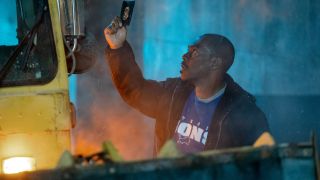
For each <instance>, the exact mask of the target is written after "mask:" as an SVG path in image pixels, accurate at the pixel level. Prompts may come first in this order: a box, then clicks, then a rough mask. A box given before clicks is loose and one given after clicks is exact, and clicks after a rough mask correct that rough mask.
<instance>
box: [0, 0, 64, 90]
mask: <svg viewBox="0 0 320 180" xmlns="http://www.w3.org/2000/svg"><path fill="white" fill-rule="evenodd" d="M0 7H6V8H2V11H4V12H3V13H4V14H5V15H4V16H2V17H1V19H0V22H2V26H3V27H5V28H3V29H1V34H2V32H4V33H5V36H2V35H1V38H0V39H1V40H0V86H2V87H4V86H22V85H38V84H45V83H48V82H50V81H51V80H52V79H53V78H54V77H55V75H56V72H57V65H58V63H57V56H56V51H55V44H54V39H53V32H52V26H51V19H50V14H49V10H48V5H47V1H46V0H40V1H39V0H32V1H30V0H16V1H12V0H3V1H1V2H0Z"/></svg>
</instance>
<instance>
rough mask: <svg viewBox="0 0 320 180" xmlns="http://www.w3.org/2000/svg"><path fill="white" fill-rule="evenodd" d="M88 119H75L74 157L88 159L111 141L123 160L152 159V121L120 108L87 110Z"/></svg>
mask: <svg viewBox="0 0 320 180" xmlns="http://www.w3.org/2000/svg"><path fill="white" fill-rule="evenodd" d="M88 111H90V112H91V116H90V117H89V119H77V125H76V128H75V129H74V131H73V139H74V140H73V142H74V143H73V149H74V152H73V153H74V154H82V155H89V154H92V153H96V152H99V151H101V150H102V146H101V145H102V142H103V141H106V140H110V141H111V142H112V143H113V144H114V146H115V147H116V148H117V149H118V152H119V153H120V154H121V155H122V156H123V157H124V159H125V160H140V159H146V158H152V148H153V136H154V132H153V121H152V120H150V119H146V117H142V116H141V115H140V114H139V113H137V112H136V111H135V110H132V109H130V108H123V107H121V106H117V105H115V106H113V107H110V106H109V108H108V107H105V106H104V107H102V106H98V105H94V106H92V107H91V108H90V110H89V109H88Z"/></svg>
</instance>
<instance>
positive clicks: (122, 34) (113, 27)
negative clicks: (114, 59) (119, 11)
mask: <svg viewBox="0 0 320 180" xmlns="http://www.w3.org/2000/svg"><path fill="white" fill-rule="evenodd" d="M104 36H105V38H106V40H107V43H108V44H109V46H110V48H111V49H118V48H120V47H122V45H123V43H124V41H125V40H126V37H127V30H126V28H125V27H124V26H123V25H122V22H121V19H120V18H119V17H118V16H117V17H115V18H114V19H113V20H112V22H111V24H110V25H109V26H108V27H106V28H105V29H104Z"/></svg>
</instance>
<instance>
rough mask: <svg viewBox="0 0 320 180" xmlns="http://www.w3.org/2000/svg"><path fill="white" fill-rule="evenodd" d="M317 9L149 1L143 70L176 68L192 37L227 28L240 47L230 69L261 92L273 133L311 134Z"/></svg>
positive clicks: (317, 4) (297, 4) (293, 2)
mask: <svg viewBox="0 0 320 180" xmlns="http://www.w3.org/2000/svg"><path fill="white" fill-rule="evenodd" d="M319 12H320V1H316V0H307V1H300V0H281V1H276V0H271V1H270V0H268V1H267V0H261V1H254V0H225V1H219V0H211V1H210V0H197V1H192V0H175V1H169V0H163V1H156V0H148V1H145V24H144V31H145V32H144V48H143V57H144V59H143V69H144V74H145V76H146V77H147V78H151V79H158V80H163V79H165V78H167V77H172V76H178V75H179V69H180V62H181V55H182V54H183V53H184V52H185V51H186V50H187V45H188V44H190V43H192V42H193V41H194V40H196V38H197V37H198V36H199V35H201V34H203V33H218V34H222V35H225V36H227V37H228V38H229V39H230V40H231V41H232V42H233V43H234V45H235V48H236V57H235V63H234V65H233V67H232V68H231V69H230V71H229V73H230V74H231V75H232V76H233V77H234V79H235V80H236V81H237V82H238V83H239V84H240V85H241V86H243V87H244V88H245V89H246V90H248V91H249V92H251V93H253V94H254V95H256V96H257V100H258V105H259V106H260V107H261V108H262V109H263V110H264V112H265V113H266V116H267V117H268V119H269V124H270V126H271V128H272V131H273V134H274V136H275V137H276V139H277V140H278V141H280V142H284V141H286V142H288V141H291V142H293V141H307V140H309V136H310V132H311V131H312V130H315V131H317V132H318V133H319V134H320V131H319V130H320V121H319V120H320V111H319V110H317V109H319V107H320V98H319V97H320V49H319V45H320V13H319ZM284 130H285V131H284Z"/></svg>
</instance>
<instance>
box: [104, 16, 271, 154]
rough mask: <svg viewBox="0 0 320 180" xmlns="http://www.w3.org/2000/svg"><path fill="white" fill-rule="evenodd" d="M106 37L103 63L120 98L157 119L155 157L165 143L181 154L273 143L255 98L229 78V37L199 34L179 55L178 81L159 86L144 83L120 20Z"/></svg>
mask: <svg viewBox="0 0 320 180" xmlns="http://www.w3.org/2000/svg"><path fill="white" fill-rule="evenodd" d="M104 34H105V38H106V40H107V43H108V45H109V46H108V47H107V49H106V59H107V62H108V64H109V67H110V70H111V74H112V79H113V81H114V84H115V86H116V88H117V89H118V91H119V93H120V95H121V96H122V98H123V99H124V100H125V101H126V102H127V103H128V104H129V105H131V106H132V107H134V108H136V109H138V110H139V111H140V112H142V113H143V114H145V115H147V116H150V117H152V118H154V119H156V126H155V129H156V138H155V150H156V152H157V150H159V148H160V147H162V145H163V144H164V142H165V141H166V140H168V139H173V140H174V141H175V142H176V143H177V146H178V148H179V149H180V151H182V152H184V153H197V152H200V151H206V150H212V149H223V148H232V147H239V146H249V145H254V146H260V145H273V144H274V141H273V139H272V137H271V135H270V133H269V131H270V130H269V127H268V123H267V120H266V118H265V115H264V113H263V112H262V111H261V110H260V109H259V108H258V107H257V106H256V104H255V98H254V97H253V96H252V95H251V94H249V93H248V92H246V91H245V90H243V89H242V88H241V87H240V86H239V85H238V84H237V83H235V82H234V81H233V79H232V78H231V77H230V76H229V75H228V74H227V71H228V69H229V68H230V67H231V65H232V63H233V60H234V54H235V52H234V47H233V45H232V43H231V42H230V41H229V40H228V39H227V38H225V37H223V36H221V35H217V34H205V35H202V36H201V37H200V38H199V40H197V41H196V42H195V43H194V44H192V45H190V46H189V48H188V52H187V53H185V54H184V55H183V57H182V59H183V61H182V63H181V71H180V73H181V76H180V78H169V79H167V80H165V81H161V82H158V81H153V80H146V79H144V77H143V75H142V73H141V70H140V69H139V67H138V65H137V64H136V62H135V58H134V54H133V51H132V49H131V47H130V45H129V43H128V42H127V41H126V35H127V31H126V29H125V27H122V23H121V20H120V19H119V18H115V19H114V20H113V22H112V25H111V26H108V27H107V28H105V30H104Z"/></svg>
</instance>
